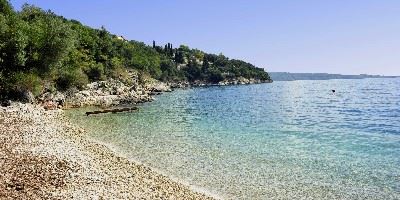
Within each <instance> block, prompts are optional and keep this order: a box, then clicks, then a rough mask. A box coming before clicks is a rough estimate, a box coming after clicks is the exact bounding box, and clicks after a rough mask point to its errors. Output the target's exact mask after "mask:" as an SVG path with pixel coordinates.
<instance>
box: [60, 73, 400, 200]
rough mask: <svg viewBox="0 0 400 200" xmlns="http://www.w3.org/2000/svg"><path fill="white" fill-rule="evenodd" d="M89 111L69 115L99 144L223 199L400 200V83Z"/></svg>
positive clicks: (327, 83) (263, 90) (164, 99)
mask: <svg viewBox="0 0 400 200" xmlns="http://www.w3.org/2000/svg"><path fill="white" fill-rule="evenodd" d="M331 89H335V90H336V94H332V92H331ZM86 110H87V109H78V110H73V111H70V112H69V113H68V114H69V115H70V116H73V118H72V119H73V120H74V121H76V122H77V123H79V124H81V125H82V126H84V127H87V128H88V129H89V130H90V133H89V134H90V137H92V138H93V139H96V140H98V141H101V142H104V143H107V144H109V145H112V146H113V147H115V148H116V150H117V151H119V152H121V153H123V154H124V155H126V156H127V157H128V158H131V159H135V160H138V161H140V162H142V163H145V164H146V165H148V166H150V167H154V168H157V169H161V170H162V171H163V173H166V174H168V175H171V176H173V177H176V178H178V179H181V180H183V181H185V182H188V183H190V184H193V185H195V186H199V187H202V188H205V189H206V190H208V191H210V192H213V193H216V194H219V195H221V196H223V197H225V198H232V199H293V198H295V199H299V198H302V199H400V79H398V78H397V79H362V80H324V81H293V82H274V83H272V84H260V85H244V86H227V87H209V88H193V89H187V90H177V91H174V92H172V93H167V94H163V95H160V96H157V100H156V101H154V102H152V103H147V104H144V105H143V106H141V108H140V110H139V111H138V112H133V113H120V114H104V115H97V116H90V117H86V116H84V115H83V112H84V111H86Z"/></svg>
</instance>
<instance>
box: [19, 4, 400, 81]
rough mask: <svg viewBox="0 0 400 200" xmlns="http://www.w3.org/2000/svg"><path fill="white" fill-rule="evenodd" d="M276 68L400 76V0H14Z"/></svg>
mask: <svg viewBox="0 0 400 200" xmlns="http://www.w3.org/2000/svg"><path fill="white" fill-rule="evenodd" d="M11 3H12V4H13V6H14V8H16V9H17V10H19V9H20V8H21V6H22V5H23V4H24V3H29V4H33V5H36V6H39V7H41V8H43V9H45V10H48V9H50V10H52V11H53V12H55V13H57V14H59V15H62V16H64V17H66V18H68V19H76V20H78V21H80V22H82V23H83V24H85V25H88V26H91V27H94V28H100V27H101V26H104V27H106V28H107V30H109V31H110V32H111V33H114V34H117V35H121V36H124V37H125V38H126V39H129V40H137V41H142V42H145V43H147V44H151V43H152V41H153V40H155V41H156V42H157V44H159V45H163V44H165V43H167V42H170V43H172V44H174V46H179V45H180V44H185V45H188V46H190V47H192V48H197V49H200V50H203V51H205V52H209V53H217V54H218V53H223V54H224V55H226V56H228V57H229V58H235V59H242V60H245V61H247V62H250V63H252V64H255V65H256V66H258V67H263V68H265V69H266V70H267V71H271V72H277V71H279V72H283V71H285V72H326V73H341V74H361V73H367V74H379V75H400V0H201V1H200V0H197V1H195V0H168V1H166V0H68V1H60V0H11Z"/></svg>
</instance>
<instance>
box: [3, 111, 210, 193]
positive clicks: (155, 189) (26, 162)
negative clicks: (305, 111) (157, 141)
mask: <svg viewBox="0 0 400 200" xmlns="http://www.w3.org/2000/svg"><path fill="white" fill-rule="evenodd" d="M0 199H215V197H210V196H207V195H206V194H203V193H201V192H197V191H195V190H194V189H193V188H190V187H189V186H186V185H184V184H182V183H178V182H176V181H174V180H172V179H170V178H169V177H167V176H164V175H162V174H160V173H157V172H156V171H154V170H152V169H151V168H149V167H146V166H144V165H142V164H140V163H135V162H133V161H130V160H127V159H125V158H123V157H120V156H118V155H117V154H115V153H114V152H113V151H112V150H111V149H109V148H107V147H106V146H104V145H102V144H99V143H96V142H94V141H91V140H90V139H89V138H88V137H86V136H85V130H84V129H82V128H79V127H77V126H76V125H74V124H72V123H71V122H70V121H69V120H68V119H67V118H66V117H65V116H64V112H63V111H62V110H61V109H58V110H48V111H46V110H45V109H44V108H43V107H41V106H39V105H33V104H22V103H12V105H11V106H9V107H0Z"/></svg>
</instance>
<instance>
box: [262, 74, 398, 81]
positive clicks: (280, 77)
mask: <svg viewBox="0 0 400 200" xmlns="http://www.w3.org/2000/svg"><path fill="white" fill-rule="evenodd" d="M269 75H270V76H271V78H272V79H273V80H274V81H295V80H329V79H364V78H396V76H380V75H368V74H360V75H342V74H328V73H289V72H270V73H269Z"/></svg>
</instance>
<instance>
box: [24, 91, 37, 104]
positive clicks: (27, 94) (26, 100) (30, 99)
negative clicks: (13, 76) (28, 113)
mask: <svg viewBox="0 0 400 200" xmlns="http://www.w3.org/2000/svg"><path fill="white" fill-rule="evenodd" d="M21 102H22V103H34V102H35V97H34V96H33V94H32V92H31V91H28V90H24V91H23V92H22V94H21Z"/></svg>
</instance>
